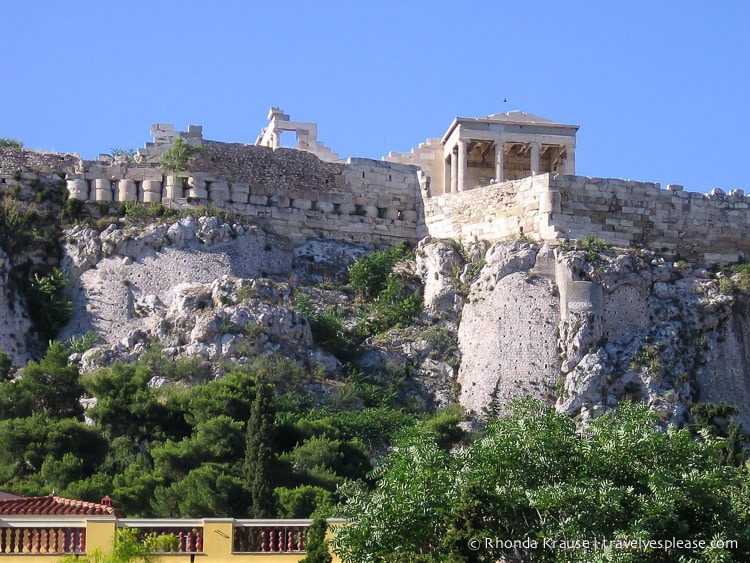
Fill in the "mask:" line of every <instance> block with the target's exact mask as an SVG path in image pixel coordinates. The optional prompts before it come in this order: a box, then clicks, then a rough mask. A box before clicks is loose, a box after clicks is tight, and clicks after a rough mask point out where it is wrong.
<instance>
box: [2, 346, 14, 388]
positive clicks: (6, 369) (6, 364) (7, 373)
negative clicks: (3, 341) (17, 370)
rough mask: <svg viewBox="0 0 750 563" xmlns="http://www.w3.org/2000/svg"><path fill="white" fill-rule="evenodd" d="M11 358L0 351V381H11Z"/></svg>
mask: <svg viewBox="0 0 750 563" xmlns="http://www.w3.org/2000/svg"><path fill="white" fill-rule="evenodd" d="M12 369H13V358H11V357H10V355H9V354H8V353H7V352H6V351H5V350H0V381H8V380H10V379H12V377H13V376H12V374H11V370H12Z"/></svg>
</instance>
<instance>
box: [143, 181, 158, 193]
mask: <svg viewBox="0 0 750 563" xmlns="http://www.w3.org/2000/svg"><path fill="white" fill-rule="evenodd" d="M141 189H142V190H143V191H144V192H151V193H158V194H161V182H157V181H155V180H144V181H143V182H142V183H141Z"/></svg>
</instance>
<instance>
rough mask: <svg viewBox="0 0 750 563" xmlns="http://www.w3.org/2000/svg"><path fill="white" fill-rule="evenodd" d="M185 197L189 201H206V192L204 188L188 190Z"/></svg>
mask: <svg viewBox="0 0 750 563" xmlns="http://www.w3.org/2000/svg"><path fill="white" fill-rule="evenodd" d="M185 197H186V198H190V199H208V190H206V189H205V188H188V189H187V190H185Z"/></svg>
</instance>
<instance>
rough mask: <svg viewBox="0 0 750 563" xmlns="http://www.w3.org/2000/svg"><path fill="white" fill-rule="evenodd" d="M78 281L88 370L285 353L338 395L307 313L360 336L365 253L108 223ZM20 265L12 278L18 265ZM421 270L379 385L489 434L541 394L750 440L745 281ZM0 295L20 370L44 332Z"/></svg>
mask: <svg viewBox="0 0 750 563" xmlns="http://www.w3.org/2000/svg"><path fill="white" fill-rule="evenodd" d="M63 247H64V258H63V261H62V265H63V267H64V268H65V270H66V271H67V272H68V274H69V277H70V279H71V286H70V288H69V290H70V297H71V299H72V301H73V304H74V307H73V317H72V319H71V321H70V323H69V324H68V326H67V327H66V328H65V329H64V330H63V331H62V333H61V334H60V335H59V338H60V339H63V340H64V339H68V338H70V337H74V336H80V335H81V334H84V333H85V332H87V331H95V332H96V333H97V334H98V336H99V342H98V345H97V346H96V347H95V348H94V349H93V350H90V351H89V352H87V353H85V354H83V357H80V356H78V357H76V358H74V359H75V360H76V361H80V362H81V367H82V369H83V370H84V371H86V370H90V369H95V368H96V366H99V365H106V364H108V363H111V362H112V361H114V360H115V359H120V360H125V361H129V360H131V359H133V358H135V357H137V356H138V355H139V354H140V353H142V352H143V351H144V350H146V349H147V347H148V346H149V345H153V344H154V343H158V344H159V345H160V346H161V347H162V349H163V352H164V353H165V354H167V355H170V356H174V357H177V356H181V355H188V356H189V355H200V356H203V357H205V358H208V359H209V360H212V361H215V362H217V365H218V363H220V361H223V360H232V361H243V358H247V357H249V356H252V355H255V354H262V353H266V352H268V351H276V352H282V353H284V354H286V355H287V356H290V357H294V358H296V359H297V360H298V361H300V362H302V363H304V364H305V365H306V366H308V367H309V368H310V369H311V370H313V371H315V372H316V373H317V374H319V375H321V376H322V377H324V378H331V379H330V381H329V385H334V386H335V378H336V377H337V376H338V374H340V373H341V371H342V366H343V363H344V362H346V361H352V359H351V358H344V357H336V354H335V353H332V351H331V350H329V349H326V348H325V347H323V346H321V345H320V343H319V342H317V341H316V337H315V335H314V334H313V332H312V331H311V326H310V320H309V319H308V318H307V316H306V315H305V314H304V313H301V312H300V310H299V307H296V306H295V305H294V301H295V299H296V298H297V296H298V295H299V294H304V295H305V296H307V298H309V299H310V300H311V305H312V307H313V308H317V309H319V310H321V311H326V310H328V311H335V312H336V313H337V314H338V315H340V316H341V317H342V318H343V319H344V323H345V324H344V328H345V330H353V328H354V327H355V326H356V324H357V323H358V322H360V320H359V319H358V318H357V315H356V311H355V309H356V307H355V306H354V305H355V303H354V301H353V299H354V298H353V296H352V295H351V293H350V292H349V291H348V290H346V288H345V287H344V286H343V285H342V281H344V280H345V278H346V272H347V269H348V267H349V265H351V264H352V263H353V262H354V260H355V259H356V258H357V257H358V256H361V255H362V254H364V253H366V252H368V251H369V250H371V248H368V247H364V246H361V245H357V244H352V243H345V242H336V241H324V240H318V239H310V240H304V241H294V242H292V241H291V240H290V239H288V238H286V237H282V236H278V235H274V234H271V233H267V232H265V231H263V230H262V229H260V228H258V227H253V226H249V225H243V224H240V223H227V222H225V221H224V220H221V219H219V218H217V217H208V216H204V217H192V216H186V217H183V218H174V219H169V220H162V221H156V222H152V223H150V224H149V223H145V224H143V223H140V224H131V223H128V222H114V221H113V222H111V223H110V224H106V223H103V222H99V223H98V227H97V228H92V227H91V226H88V227H87V226H83V225H77V226H74V227H73V228H71V229H69V230H68V231H66V233H65V235H64V241H63ZM3 264H5V261H3ZM404 267H407V268H411V269H412V270H413V273H414V274H415V275H416V276H418V278H419V279H420V280H421V286H422V293H423V296H424V310H423V313H422V315H421V316H420V317H419V318H418V319H416V320H415V321H414V322H413V323H412V324H411V325H409V326H406V327H400V328H397V329H391V330H389V331H387V332H385V333H383V334H379V335H376V336H373V337H370V338H368V339H366V340H364V341H363V342H362V343H361V345H360V346H359V348H358V350H357V357H356V358H355V359H354V360H353V361H354V365H355V366H356V369H359V370H362V371H363V372H377V371H381V370H386V371H387V370H390V371H392V372H393V371H395V372H398V373H399V374H402V376H403V381H402V385H401V391H402V393H403V394H404V395H405V396H406V397H407V398H408V400H411V401H415V402H417V403H419V404H421V405H423V407H424V408H427V409H432V408H435V407H437V406H440V405H444V404H447V403H450V402H453V401H456V400H458V401H460V403H461V404H462V405H463V406H464V407H465V408H466V411H467V412H468V413H469V414H470V415H471V416H472V417H473V418H475V419H482V418H484V417H485V416H486V415H487V413H489V412H502V411H503V408H504V405H506V404H507V403H508V402H509V401H511V400H513V399H515V398H518V397H521V396H524V395H533V396H536V397H539V398H542V399H543V400H545V401H548V402H549V403H551V404H556V405H557V408H558V409H560V410H562V411H565V412H569V413H571V414H572V415H575V416H577V417H579V418H580V419H582V420H585V419H586V418H588V417H589V416H592V415H593V414H595V413H596V412H602V411H605V410H607V409H609V408H611V407H613V406H615V405H616V404H617V403H618V402H619V401H622V400H625V399H631V400H638V401H645V402H647V403H648V404H649V405H650V406H651V407H652V408H653V409H654V410H656V411H658V412H659V413H660V415H661V416H662V419H663V420H664V421H665V422H666V421H674V422H684V421H686V420H687V417H688V411H689V407H690V406H691V405H692V404H694V403H695V402H697V401H706V402H721V401H727V402H729V403H733V404H736V405H737V406H738V407H739V408H740V412H741V414H740V417H739V419H738V420H739V421H740V422H742V423H743V424H744V425H745V426H746V427H748V426H750V418H749V417H750V381H748V374H750V314H748V298H747V286H748V284H747V281H746V276H747V274H745V273H743V272H744V270H742V269H741V268H740V269H732V268H725V269H723V270H715V271H709V270H706V269H703V268H696V267H693V266H691V265H690V264H688V263H686V262H684V261H677V262H674V261H666V260H664V259H662V258H660V257H659V256H657V255H656V254H654V253H653V252H650V251H647V250H640V251H636V250H631V251H629V252H623V251H615V250H613V249H610V248H608V247H606V246H605V245H602V244H600V243H597V242H596V241H588V242H586V243H581V244H579V245H578V246H575V245H573V246H568V245H566V244H562V245H560V246H558V247H557V248H552V247H549V246H547V245H544V244H541V245H540V244H537V243H533V242H530V241H521V240H517V241H510V242H501V243H496V244H494V245H492V246H490V247H489V248H487V246H486V245H482V244H475V245H473V246H471V247H468V248H464V247H461V246H460V245H456V244H455V243H452V242H448V241H441V240H435V239H430V238H426V239H424V240H422V241H421V242H420V243H419V244H418V246H417V248H416V261H415V263H413V264H411V265H405V266H404ZM3 272H4V273H3V274H2V275H3V277H2V279H1V281H2V282H3V283H2V287H3V292H2V293H1V294H0V321H1V322H2V323H3V324H4V326H5V327H6V330H5V331H4V332H3V336H2V338H3V340H2V342H0V347H2V348H3V349H4V350H6V351H7V352H9V353H10V354H11V355H13V356H14V357H15V358H16V363H17V364H19V363H21V361H23V360H24V358H27V357H28V350H26V348H25V347H24V346H23V345H22V344H23V337H21V335H24V334H28V333H29V331H30V322H29V320H28V315H27V314H26V312H25V305H24V303H23V300H22V299H19V296H18V294H17V293H16V292H13V291H11V290H10V285H9V283H8V279H7V272H5V270H3Z"/></svg>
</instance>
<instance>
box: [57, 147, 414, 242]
mask: <svg viewBox="0 0 750 563" xmlns="http://www.w3.org/2000/svg"><path fill="white" fill-rule="evenodd" d="M190 169H191V171H190V172H184V173H182V172H179V173H171V172H168V171H165V170H163V169H161V168H159V167H158V166H157V165H153V164H152V165H138V164H134V163H116V164H109V163H105V162H88V163H86V169H85V171H84V172H82V173H78V174H68V175H67V177H66V179H67V184H68V191H69V194H70V197H72V198H75V199H78V200H81V201H101V202H110V201H115V202H142V203H162V204H165V205H168V206H170V207H178V208H180V207H191V206H209V205H210V206H212V207H215V208H217V209H221V210H225V211H228V212H231V213H237V214H239V215H243V216H246V217H249V218H252V219H253V220H255V221H256V222H257V223H259V224H261V225H262V226H264V227H265V228H267V229H268V230H270V231H272V232H275V233H277V234H281V235H285V236H289V237H292V238H311V237H328V238H335V239H342V240H351V241H357V242H371V241H372V242H377V241H378V240H383V241H387V242H398V241H401V240H407V241H411V242H416V241H417V240H419V239H420V238H422V237H423V236H425V235H426V230H425V227H424V221H423V219H422V217H423V210H422V202H421V197H420V196H419V187H418V183H417V175H416V172H417V169H416V167H414V166H408V165H402V164H391V163H385V162H380V161H375V160H368V159H349V160H348V161H347V162H346V163H345V164H338V163H326V162H322V161H321V160H319V159H318V158H316V157H315V156H314V155H311V154H309V153H306V152H302V151H298V150H294V149H285V148H279V149H276V150H272V149H270V148H266V147H256V146H252V145H240V144H231V143H216V142H207V143H204V149H203V150H202V151H201V153H199V155H198V156H197V157H196V159H195V160H194V161H193V162H192V163H191V164H190Z"/></svg>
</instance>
